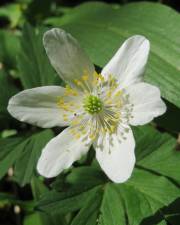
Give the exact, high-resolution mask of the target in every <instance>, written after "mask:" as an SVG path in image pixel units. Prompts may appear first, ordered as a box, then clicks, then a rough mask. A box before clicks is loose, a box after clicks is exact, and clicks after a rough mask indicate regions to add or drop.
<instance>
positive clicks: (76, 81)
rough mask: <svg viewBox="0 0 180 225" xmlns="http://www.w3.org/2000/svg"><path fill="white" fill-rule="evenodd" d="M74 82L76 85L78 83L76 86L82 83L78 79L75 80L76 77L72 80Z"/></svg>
mask: <svg viewBox="0 0 180 225" xmlns="http://www.w3.org/2000/svg"><path fill="white" fill-rule="evenodd" d="M74 83H75V84H76V85H78V86H80V85H81V84H82V82H81V81H80V80H77V79H75V80H74Z"/></svg>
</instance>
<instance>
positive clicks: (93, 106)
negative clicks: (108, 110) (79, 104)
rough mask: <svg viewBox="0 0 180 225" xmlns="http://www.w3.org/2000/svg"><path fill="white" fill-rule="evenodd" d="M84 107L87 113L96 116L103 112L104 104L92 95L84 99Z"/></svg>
mask: <svg viewBox="0 0 180 225" xmlns="http://www.w3.org/2000/svg"><path fill="white" fill-rule="evenodd" d="M83 106H84V109H85V111H86V112H88V113H90V114H95V113H99V112H101V110H102V107H103V104H102V102H101V100H100V99H99V98H98V97H97V96H94V95H90V96H88V97H86V98H85V99H84V105H83Z"/></svg>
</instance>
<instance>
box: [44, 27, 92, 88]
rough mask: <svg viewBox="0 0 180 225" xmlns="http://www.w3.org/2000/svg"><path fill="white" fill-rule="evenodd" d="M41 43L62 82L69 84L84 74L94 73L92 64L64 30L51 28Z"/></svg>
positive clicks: (75, 41) (74, 40)
mask: <svg viewBox="0 0 180 225" xmlns="http://www.w3.org/2000/svg"><path fill="white" fill-rule="evenodd" d="M43 43H44V47H45V49H46V53H47V55H48V57H49V59H50V62H51V64H52V66H53V67H54V68H55V70H56V71H57V73H58V74H59V75H60V77H61V78H62V79H63V80H64V81H66V82H68V83H70V84H71V83H72V82H73V80H75V79H79V78H80V77H82V75H83V74H84V73H87V74H89V75H92V74H93V73H94V70H95V69H94V66H93V64H92V63H91V62H90V60H89V58H88V57H87V55H86V54H85V52H84V51H83V49H82V48H81V47H80V45H79V44H78V42H77V40H76V39H75V38H73V37H72V36H71V35H70V34H69V33H66V32H65V31H64V30H62V29H59V28H53V29H51V30H49V31H47V32H46V33H45V34H44V37H43Z"/></svg>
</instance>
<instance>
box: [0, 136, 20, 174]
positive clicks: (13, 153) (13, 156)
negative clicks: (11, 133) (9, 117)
mask: <svg viewBox="0 0 180 225" xmlns="http://www.w3.org/2000/svg"><path fill="white" fill-rule="evenodd" d="M21 142H22V138H5V139H0V178H2V177H3V176H4V175H5V174H6V172H7V171H8V169H9V168H10V167H11V166H12V165H13V164H14V163H15V161H16V160H17V159H18V157H19V154H20V152H21V148H18V147H17V146H19V145H20V143H21Z"/></svg>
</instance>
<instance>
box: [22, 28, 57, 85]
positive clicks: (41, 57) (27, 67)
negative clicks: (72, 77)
mask: <svg viewBox="0 0 180 225" xmlns="http://www.w3.org/2000/svg"><path fill="white" fill-rule="evenodd" d="M43 31H44V29H38V30H36V31H35V30H34V29H33V28H32V27H31V26H30V25H28V24H26V25H25V26H24V29H23V35H22V38H21V48H22V50H21V52H20V54H19V56H18V65H19V73H20V75H21V77H20V79H21V81H22V84H23V86H24V88H33V87H37V86H46V85H51V84H54V80H55V78H56V76H55V72H54V70H53V68H52V66H51V65H50V63H49V60H48V58H47V55H46V53H45V50H44V47H43V43H42V33H43Z"/></svg>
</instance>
